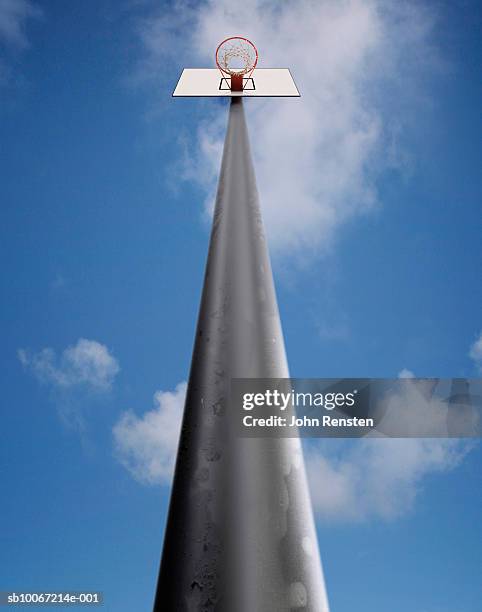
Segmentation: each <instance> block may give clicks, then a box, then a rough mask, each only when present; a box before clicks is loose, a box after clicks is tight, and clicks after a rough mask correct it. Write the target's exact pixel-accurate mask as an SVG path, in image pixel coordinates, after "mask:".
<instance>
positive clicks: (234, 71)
mask: <svg viewBox="0 0 482 612" xmlns="http://www.w3.org/2000/svg"><path fill="white" fill-rule="evenodd" d="M257 63H258V50H257V49H256V47H255V46H254V45H253V43H252V42H251V41H250V40H248V39H247V38H243V37H242V36H231V37H230V38H226V40H223V42H222V43H220V44H219V46H218V48H217V49H216V64H217V66H218V68H219V70H220V71H221V82H220V84H219V89H221V90H222V89H226V85H227V88H228V89H230V90H231V91H244V89H245V88H246V87H248V84H249V85H251V87H249V88H250V89H254V88H255V87H254V81H253V79H252V77H251V75H252V74H253V70H254V69H255V68H256V64H257Z"/></svg>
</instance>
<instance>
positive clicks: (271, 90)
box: [172, 68, 300, 98]
mask: <svg viewBox="0 0 482 612" xmlns="http://www.w3.org/2000/svg"><path fill="white" fill-rule="evenodd" d="M244 81H245V84H244V87H245V88H244V90H243V91H231V89H230V88H229V77H227V78H225V79H224V80H223V79H222V75H221V73H220V71H219V70H218V69H217V68H184V70H183V71H182V74H181V76H180V78H179V81H178V83H177V85H176V89H175V90H174V92H173V94H172V95H173V96H175V97H198V96H201V97H206V96H207V97H215V96H221V97H224V96H228V97H230V96H243V97H253V98H254V97H263V96H265V97H299V95H300V92H299V91H298V89H297V87H296V85H295V82H294V81H293V77H292V76H291V72H290V71H289V69H288V68H256V69H255V70H254V72H253V74H252V75H251V78H250V79H244Z"/></svg>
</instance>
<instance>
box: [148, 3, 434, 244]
mask: <svg viewBox="0 0 482 612" xmlns="http://www.w3.org/2000/svg"><path fill="white" fill-rule="evenodd" d="M432 25H433V23H432V17H431V15H430V14H429V13H428V12H427V10H426V9H425V8H424V7H422V6H421V5H420V4H419V3H415V2H414V3H403V4H402V3H388V2H381V1H380V0H347V1H346V2H332V1H331V0H330V1H328V0H320V1H319V2H313V1H312V0H299V1H298V2H292V1H287V2H283V3H280V2H276V1H274V0H247V1H245V2H243V3H240V2H238V1H237V0H208V1H207V2H204V3H202V4H198V5H196V6H195V8H193V6H192V5H191V4H189V3H186V2H183V1H180V0H179V1H178V2H175V3H174V5H173V8H171V10H170V12H169V13H168V12H166V10H165V8H163V9H162V11H160V13H159V14H158V15H152V16H151V17H149V18H146V19H144V21H143V22H142V24H141V26H140V27H139V32H140V37H141V41H142V44H143V48H144V60H143V62H142V77H143V78H146V77H147V78H149V77H155V79H156V81H157V82H158V80H159V78H162V72H163V71H164V73H166V65H167V66H169V67H170V69H172V67H173V66H174V65H175V66H176V68H177V69H179V70H180V69H181V68H182V66H183V65H187V64H188V63H189V64H190V65H198V66H202V65H204V66H211V65H213V53H214V50H215V48H216V45H217V43H218V42H219V41H220V40H222V39H223V37H225V36H229V35H233V33H241V34H242V35H244V36H247V37H248V38H250V39H251V40H253V41H254V42H255V43H256V44H257V45H258V48H259V53H260V66H289V67H291V68H292V71H293V74H294V76H295V79H296V81H297V84H298V86H299V88H300V90H301V92H302V98H301V99H299V100H272V99H269V100H261V99H259V100H250V101H248V103H247V104H246V106H247V107H249V108H248V111H249V112H248V113H247V114H248V121H249V123H250V133H251V139H252V142H253V149H254V153H255V157H256V172H257V176H258V186H259V189H260V193H261V200H262V205H263V208H264V216H265V220H266V226H267V231H268V234H269V235H270V239H271V243H272V245H273V246H274V247H275V248H276V249H278V250H283V251H284V252H291V253H298V254H299V253H300V252H303V253H306V252H310V251H311V252H315V251H321V250H323V249H324V248H326V247H328V246H329V245H330V243H332V241H333V239H334V238H335V236H336V233H337V231H338V228H339V227H340V226H341V224H343V223H344V222H345V221H347V220H349V219H351V218H353V217H354V216H357V215H360V214H364V213H366V212H367V211H369V210H371V209H372V208H373V207H375V206H376V205H377V178H378V177H379V175H380V173H381V172H383V170H384V169H386V168H387V167H390V166H394V165H395V166H397V165H398V164H399V163H400V159H399V153H398V151H399V149H398V146H397V143H396V139H395V135H396V134H398V133H400V132H402V133H403V128H404V126H405V124H406V122H407V121H409V120H410V117H411V112H412V110H413V102H414V100H415V99H419V97H420V92H421V91H423V88H422V81H423V80H425V81H426V79H424V76H426V72H425V71H426V69H427V67H429V66H433V64H434V62H435V60H434V56H435V54H434V52H433V51H432V49H431V47H430V35H431V29H432ZM167 73H168V74H170V70H168V71H167ZM170 85H172V83H170ZM382 91H383V95H381V92H382ZM208 109H210V110H208ZM206 112H207V114H208V116H207V120H206V122H205V123H204V124H203V125H202V126H201V128H200V129H199V131H198V134H197V136H196V142H195V146H194V147H191V151H194V154H193V155H192V156H191V159H190V163H189V165H188V167H187V170H186V173H185V177H188V178H191V179H192V178H196V179H197V180H198V181H199V182H200V183H201V185H202V186H203V187H204V188H205V190H206V193H207V198H206V202H207V207H208V208H210V207H211V206H212V202H213V199H214V192H215V188H216V177H217V175H218V172H219V165H220V154H221V146H222V141H223V135H224V129H225V113H223V112H221V109H220V108H219V106H214V105H212V106H210V107H207V108H206Z"/></svg>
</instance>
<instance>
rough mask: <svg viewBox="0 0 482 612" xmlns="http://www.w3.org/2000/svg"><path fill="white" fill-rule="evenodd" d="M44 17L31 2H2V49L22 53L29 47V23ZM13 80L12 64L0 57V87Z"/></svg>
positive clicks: (0, 42)
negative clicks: (27, 31) (31, 20)
mask: <svg viewBox="0 0 482 612" xmlns="http://www.w3.org/2000/svg"><path fill="white" fill-rule="evenodd" d="M41 16H42V11H41V10H40V9H39V8H38V7H37V6H36V5H35V4H33V3H32V2H29V0H0V49H1V50H3V51H4V52H5V51H8V52H9V53H10V54H11V53H12V52H17V51H22V50H24V49H26V48H27V47H28V46H29V41H28V38H27V34H26V27H27V22H28V21H29V20H30V19H37V18H39V17H41ZM10 78H11V67H10V62H9V61H8V60H5V59H4V58H2V57H0V85H2V84H5V83H7V82H8V81H9V80H10Z"/></svg>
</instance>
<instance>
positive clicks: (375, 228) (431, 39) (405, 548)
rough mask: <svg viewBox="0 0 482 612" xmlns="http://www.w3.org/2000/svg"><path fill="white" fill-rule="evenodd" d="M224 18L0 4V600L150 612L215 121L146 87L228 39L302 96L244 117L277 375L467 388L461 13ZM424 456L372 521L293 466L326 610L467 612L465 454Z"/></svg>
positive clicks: (471, 575)
mask: <svg viewBox="0 0 482 612" xmlns="http://www.w3.org/2000/svg"><path fill="white" fill-rule="evenodd" d="M249 7H250V8H251V11H252V13H251V14H250V15H249V16H247V15H246V14H242V12H239V7H238V8H236V5H235V4H234V3H231V2H229V1H228V0H223V1H222V2H218V3H215V4H211V3H206V4H193V5H188V8H186V5H182V6H181V7H180V5H178V4H176V3H167V4H163V3H154V2H126V3H125V4H121V5H119V3H115V2H110V1H97V2H90V1H87V2H82V3H65V2H60V1H57V2H56V1H47V0H44V1H42V0H37V2H35V4H33V3H29V2H26V1H24V0H9V1H6V0H3V1H2V0H0V53H1V55H0V58H1V60H0V75H1V76H0V150H1V152H2V162H1V165H0V186H1V223H0V232H1V237H0V253H1V258H2V262H3V266H2V267H3V273H2V278H1V288H2V302H1V304H2V308H1V319H0V326H1V327H0V329H1V337H2V343H1V348H0V351H1V357H2V364H3V367H2V370H1V377H2V390H3V394H2V423H3V428H2V430H3V431H2V442H1V444H0V474H1V476H0V477H1V484H2V491H3V495H2V500H1V510H0V517H1V519H0V568H1V570H0V590H6V589H20V588H26V589H34V588H37V589H50V590H67V589H77V590H81V589H98V590H102V591H104V593H105V598H106V604H105V609H107V610H113V611H116V612H124V611H126V612H132V611H133V610H136V611H137V610H139V611H142V610H149V609H150V606H151V603H152V597H153V592H154V587H155V579H156V573H157V568H158V563H159V555H160V550H161V545H162V533H163V528H164V520H165V510H166V505H167V502H168V496H169V485H168V483H169V477H170V476H169V474H170V469H171V467H170V466H171V464H172V457H173V453H174V450H173V449H174V447H173V439H174V441H175V434H176V431H175V427H174V430H173V431H171V430H169V427H168V425H169V422H170V415H171V414H174V413H176V411H177V414H178V413H179V410H180V406H181V404H182V394H183V387H182V386H181V387H178V385H180V384H181V385H182V382H183V381H185V379H186V376H187V372H188V369H189V362H190V354H191V349H192V342H193V335H194V326H195V322H196V315H197V308H198V303H199V297H200V290H201V283H202V276H203V267H204V260H205V255H206V249H207V240H208V234H209V214H208V213H207V212H206V210H209V207H210V205H211V201H212V193H213V189H214V188H215V181H216V173H217V169H218V163H219V154H220V145H221V144H222V134H223V129H224V125H225V121H226V115H227V106H226V104H225V102H224V101H208V102H206V101H202V102H201V101H197V100H173V99H171V97H170V94H171V91H172V89H173V86H174V84H175V81H176V78H177V75H178V73H179V71H180V69H181V68H182V66H183V65H185V63H186V65H187V63H190V65H199V66H202V65H210V63H209V62H211V61H212V60H211V59H210V57H211V51H212V49H213V48H215V44H214V43H215V42H216V41H218V40H221V39H222V38H223V36H224V34H225V33H226V32H227V34H230V33H232V32H233V30H234V29H236V28H237V30H238V31H239V32H241V33H243V34H245V35H248V36H249V37H251V36H252V38H253V40H254V41H255V42H256V43H257V44H258V47H259V48H260V55H261V58H263V55H262V54H261V50H263V52H264V57H265V58H266V62H267V64H265V65H269V64H271V65H288V64H290V65H291V66H292V69H293V73H294V75H295V78H296V80H297V83H298V85H299V87H300V89H301V91H302V98H301V99H300V100H299V101H293V100H289V101H277V100H270V101H267V102H262V101H258V100H249V101H248V103H247V104H246V113H247V116H248V123H249V125H250V130H251V137H252V144H253V152H254V155H255V160H256V167H257V170H258V186H259V191H260V195H261V203H262V206H263V208H264V213H265V220H266V226H267V231H268V235H269V236H270V240H271V247H272V253H273V265H274V273H275V280H276V284H277V291H278V300H279V306H280V311H281V316H282V322H283V328H284V333H285V340H286V345H287V351H288V358H289V363H290V368H291V372H292V375H293V376H299V377H338V376H344V377H348V376H360V377H361V376H371V377H384V376H387V377H394V376H397V374H398V373H399V372H400V371H401V370H402V369H403V368H407V369H409V370H411V371H413V372H415V374H416V375H420V376H424V375H427V376H440V377H452V376H468V377H470V376H472V377H474V376H477V375H480V368H481V367H482V343H479V344H480V346H479V344H477V340H478V338H479V337H480V334H481V332H482V308H481V304H482V284H481V282H480V281H481V272H480V271H481V269H482V241H481V233H482V215H481V195H482V193H481V191H482V189H481V181H480V160H481V153H482V150H481V149H482V139H481V138H480V136H481V134H480V132H481V130H480V107H481V101H482V95H481V94H482V92H481V83H480V59H481V40H480V17H481V14H480V13H481V11H480V5H479V3H477V2H475V1H471V0H468V1H462V0H460V1H458V2H453V3H439V2H430V3H423V2H419V3H416V4H415V5H410V4H406V5H403V7H404V8H397V7H396V6H395V4H387V3H378V2H375V1H374V0H373V1H372V0H353V1H352V2H349V3H346V4H344V5H343V6H342V5H341V3H340V4H339V5H338V7H337V5H336V4H335V3H325V2H320V3H307V2H304V1H301V2H299V3H291V2H290V3H286V5H284V8H283V9H280V8H279V7H278V8H277V7H275V6H273V3H271V2H267V3H264V4H263V6H262V7H261V8H260V6H259V3H257V2H255V1H254V0H253V1H251V2H250V3H249ZM334 7H335V8H334ZM228 8H229V9H230V11H227V9H228ZM253 13H255V14H256V17H257V18H253ZM248 17H249V18H248ZM277 20H279V21H277ZM313 24H315V26H316V27H317V28H319V31H320V32H322V34H323V36H320V41H321V42H319V41H318V40H317V37H316V36H315V34H316V32H317V31H318V30H316V29H315V30H312V29H310V28H312V27H313ZM250 28H251V29H250ZM296 28H298V29H297V30H296ZM293 37H294V38H293ZM315 39H316V40H315ZM319 45H321V46H319ZM323 45H327V46H326V47H325V46H323ZM328 51H330V53H328ZM290 57H292V60H291V59H290ZM317 61H319V62H320V66H321V68H320V69H321V71H322V72H321V74H322V77H323V78H318V79H317V78H314V77H313V75H314V74H315V76H316V72H313V63H314V62H315V67H316V62H317ZM316 69H317V70H318V68H316ZM267 105H268V106H267ZM296 105H298V106H296ZM281 126H282V127H283V129H281ZM283 139H285V140H283ZM81 339H86V340H88V341H89V342H88V343H85V342H84V343H82V341H81ZM69 347H71V348H70V349H69ZM20 349H23V350H24V351H25V352H24V353H20V355H19V353H18V351H19V350H20ZM45 349H50V350H49V351H47V352H45ZM22 356H23V357H22ZM156 392H161V393H160V394H158V395H157V396H154V395H155V393H156ZM169 393H171V395H169ZM129 411H132V412H131V413H129ZM146 415H147V416H146ZM149 426H152V428H153V432H152V435H151V431H150V430H149ZM166 432H167V433H166ZM431 448H432V447H429V448H428V449H427V447H426V446H417V447H413V446H412V447H410V446H405V447H403V448H402V450H401V451H400V457H401V459H400V464H398V465H396V466H394V468H393V470H392V471H391V472H390V471H389V472H388V474H386V475H385V478H386V481H384V482H386V486H387V492H386V496H387V498H389V499H390V502H391V504H392V506H391V510H389V511H387V513H385V515H384V514H383V513H381V512H380V511H379V509H377V508H378V507H379V505H378V501H379V499H378V498H376V497H370V496H369V495H368V493H367V492H366V491H364V492H363V494H362V495H360V493H359V491H360V489H363V486H361V484H360V482H357V483H353V482H351V481H350V482H346V481H340V479H339V476H340V474H339V472H337V469H338V466H339V465H340V462H343V461H345V462H348V464H349V462H350V461H351V460H354V459H353V458H354V457H355V458H356V457H357V455H356V454H355V455H353V454H350V453H349V452H348V451H346V450H344V449H343V448H341V449H339V448H338V447H337V448H330V449H327V448H326V447H325V448H324V449H323V451H321V450H320V451H318V452H319V453H321V455H319V456H318V457H317V458H316V459H317V460H318V463H317V462H316V460H315V461H314V463H313V464H312V468H311V472H312V473H313V471H315V472H316V469H315V468H316V466H318V468H319V467H320V463H319V461H320V456H321V457H322V458H324V459H323V461H324V463H323V466H324V469H326V474H327V477H328V476H329V477H330V478H332V481H330V482H332V483H338V484H339V485H340V487H342V488H343V493H344V495H345V494H346V495H348V496H349V498H350V499H354V501H355V503H356V504H360V506H359V507H360V516H359V517H358V519H357V520H353V517H350V516H347V515H346V513H344V512H343V509H342V508H340V507H339V506H338V505H337V503H338V502H337V500H334V499H331V498H330V499H326V498H325V497H323V496H320V495H317V494H316V490H315V491H314V495H313V497H314V501H315V509H316V516H317V526H318V533H319V541H320V549H321V552H322V556H323V560H324V567H325V574H326V581H327V588H328V594H329V598H330V602H331V606H332V609H333V611H335V612H345V611H348V610H352V609H353V607H354V605H356V607H357V609H358V610H360V612H364V611H368V610H370V611H372V610H380V611H382V610H383V611H385V610H390V611H392V612H401V611H402V610H403V611H405V610H407V609H409V610H411V611H413V612H446V611H447V612H448V611H449V610H450V612H476V611H479V610H482V606H481V603H480V602H481V601H482V590H481V589H482V587H481V584H480V569H481V567H482V550H481V546H480V541H481V539H482V538H481V536H482V528H481V522H480V509H481V507H482V504H481V502H482V499H481V490H482V488H481V467H482V451H481V449H480V446H478V445H477V446H475V447H474V448H471V449H467V448H465V447H464V448H460V447H457V448H456V449H455V450H456V451H457V453H456V457H454V455H453V454H452V451H453V450H454V449H453V448H450V447H446V446H442V447H439V446H437V447H436V449H438V451H440V453H439V455H440V459H439V460H438V461H435V462H434V461H433V460H432V459H429V456H430V449H431ZM142 449H146V450H145V453H144V455H142V453H141V450H142ZM388 452H389V453H391V451H390V450H389V451H388ZM323 453H326V455H324V454H323ZM390 456H391V455H390ZM382 458H383V455H382ZM363 461H364V459H363V460H362V463H361V465H362V467H363V466H364V465H365V464H364V463H363ZM367 465H368V464H367ZM313 466H314V467H313ZM407 466H408V467H407ZM360 473H361V476H360V478H361V479H362V484H363V474H362V471H360ZM312 482H313V483H314V484H313V486H314V488H315V489H316V484H317V482H316V473H315V477H314V480H313V478H312ZM340 483H341V484H340ZM330 504H331V505H330ZM333 508H334V511H333Z"/></svg>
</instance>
